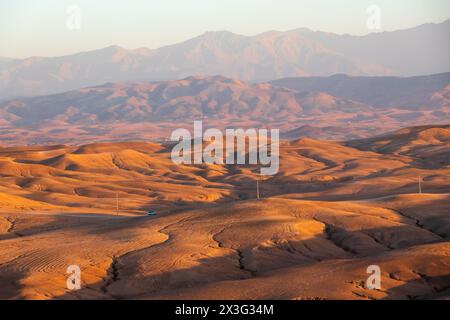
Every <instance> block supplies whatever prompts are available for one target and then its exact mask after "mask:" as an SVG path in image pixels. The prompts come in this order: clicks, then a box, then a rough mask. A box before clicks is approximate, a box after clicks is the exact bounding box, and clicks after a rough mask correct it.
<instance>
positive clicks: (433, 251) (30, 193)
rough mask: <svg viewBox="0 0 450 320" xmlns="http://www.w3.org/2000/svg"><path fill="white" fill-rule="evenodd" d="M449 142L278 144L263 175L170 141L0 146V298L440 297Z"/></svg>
mask: <svg viewBox="0 0 450 320" xmlns="http://www.w3.org/2000/svg"><path fill="white" fill-rule="evenodd" d="M448 143H449V128H448V126H433V127H432V126H425V127H415V128H408V129H402V130H400V131H397V132H394V133H391V134H389V135H385V136H380V137H376V138H371V139H360V140H353V141H349V142H330V141H319V140H314V139H310V138H302V139H297V140H292V141H284V142H282V144H281V146H280V156H281V159H280V170H279V172H278V174H277V175H275V176H273V177H270V178H268V177H265V178H263V179H262V178H260V177H259V174H258V173H259V168H258V167H257V166H233V165H196V166H194V165H182V166H178V165H175V164H173V162H172V161H171V159H170V146H169V145H167V144H164V143H146V142H120V143H115V142H108V143H95V144H88V145H81V146H73V145H72V146H66V145H54V146H27V147H2V148H0V288H2V289H1V290H0V298H8V299H11V298H31V299H73V298H79V299H86V298H99V299H118V298H125V299H131V298H134V299H158V298H171V299H181V298H186V299H196V298H199V299H211V298H213V299H218V298H227V299H418V298H430V299H435V298H447V299H448V298H450V291H449V290H450V244H449V239H450V215H449V213H450V180H449V176H450V167H449V162H448V159H449V158H450V148H449V145H448ZM419 177H420V181H421V191H422V193H420V194H419ZM257 180H259V185H260V194H261V199H256V183H257ZM148 210H156V212H157V215H155V216H146V215H145V213H146V212H147V211H148ZM71 264H76V265H79V266H80V268H81V270H82V282H83V285H82V289H81V290H78V291H70V290H68V289H66V279H67V275H66V268H67V266H69V265H71ZM370 265H379V266H380V268H381V271H382V287H381V289H380V290H369V289H367V286H366V284H365V281H366V279H367V277H368V274H367V273H366V269H367V267H368V266H370Z"/></svg>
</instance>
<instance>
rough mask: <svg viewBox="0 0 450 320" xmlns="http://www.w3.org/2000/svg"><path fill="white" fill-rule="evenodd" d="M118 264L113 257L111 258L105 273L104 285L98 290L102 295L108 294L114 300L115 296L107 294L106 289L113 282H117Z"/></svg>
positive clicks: (118, 278)
mask: <svg viewBox="0 0 450 320" xmlns="http://www.w3.org/2000/svg"><path fill="white" fill-rule="evenodd" d="M119 280H120V277H119V263H118V260H117V258H116V257H115V256H113V257H112V258H111V265H110V266H109V269H108V271H107V276H106V279H105V280H104V285H103V286H102V287H101V288H100V289H101V291H102V292H103V293H104V294H109V295H110V296H111V297H113V298H114V299H116V297H115V296H113V295H111V294H110V293H109V292H108V287H109V286H110V285H112V284H113V283H114V282H116V281H119Z"/></svg>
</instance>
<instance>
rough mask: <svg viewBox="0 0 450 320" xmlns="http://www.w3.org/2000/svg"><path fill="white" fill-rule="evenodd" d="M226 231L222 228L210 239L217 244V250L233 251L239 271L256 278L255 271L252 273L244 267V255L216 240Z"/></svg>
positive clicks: (238, 250)
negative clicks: (236, 257)
mask: <svg viewBox="0 0 450 320" xmlns="http://www.w3.org/2000/svg"><path fill="white" fill-rule="evenodd" d="M226 229H228V228H222V230H220V231H219V232H217V233H216V234H214V235H213V236H212V239H213V240H214V241H215V242H216V243H217V246H218V247H219V248H226V249H231V250H233V251H234V252H236V254H237V256H238V259H237V260H238V263H239V269H241V270H242V271H245V272H247V273H248V274H249V275H250V276H252V277H254V276H256V272H255V271H253V270H251V269H248V268H247V267H246V266H245V264H244V253H243V252H242V251H241V250H240V249H235V248H232V247H227V246H225V245H224V244H223V242H222V241H220V239H219V238H218V236H220V235H221V234H222V233H223V232H224V231H225V230H226Z"/></svg>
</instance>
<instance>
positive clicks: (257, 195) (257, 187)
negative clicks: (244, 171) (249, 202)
mask: <svg viewBox="0 0 450 320" xmlns="http://www.w3.org/2000/svg"><path fill="white" fill-rule="evenodd" d="M256 199H259V177H258V178H257V179H256Z"/></svg>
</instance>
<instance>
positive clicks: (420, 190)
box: [419, 176, 422, 193]
mask: <svg viewBox="0 0 450 320" xmlns="http://www.w3.org/2000/svg"><path fill="white" fill-rule="evenodd" d="M419 193H422V177H421V176H419Z"/></svg>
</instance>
